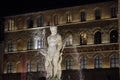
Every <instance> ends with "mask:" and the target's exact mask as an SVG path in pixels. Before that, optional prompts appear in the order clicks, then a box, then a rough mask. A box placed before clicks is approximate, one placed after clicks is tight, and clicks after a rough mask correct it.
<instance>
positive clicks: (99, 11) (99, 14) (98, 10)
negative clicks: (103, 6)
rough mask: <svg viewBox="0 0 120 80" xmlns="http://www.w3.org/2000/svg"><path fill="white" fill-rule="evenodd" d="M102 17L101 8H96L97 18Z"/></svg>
mask: <svg viewBox="0 0 120 80" xmlns="http://www.w3.org/2000/svg"><path fill="white" fill-rule="evenodd" d="M98 19H101V10H100V9H96V10H95V20H98Z"/></svg>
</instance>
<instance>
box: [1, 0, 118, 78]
mask: <svg viewBox="0 0 120 80" xmlns="http://www.w3.org/2000/svg"><path fill="white" fill-rule="evenodd" d="M119 5H120V1H107V2H101V3H95V4H94V3H93V4H85V5H80V6H74V7H66V8H58V9H52V10H45V11H39V12H33V13H25V14H18V15H12V16H6V17H4V19H5V21H4V31H5V34H4V35H5V36H4V41H3V42H2V43H1V46H0V51H1V53H2V54H0V58H1V61H0V63H1V65H2V64H3V65H2V67H0V68H1V69H0V75H1V77H0V78H1V79H2V80H43V78H44V77H45V75H46V74H45V70H44V57H43V56H42V55H41V54H38V49H40V48H47V42H46V38H47V36H48V35H49V34H50V31H49V27H50V26H57V27H58V33H59V34H60V35H61V36H62V40H63V45H65V46H63V61H62V80H119V45H120V44H119V27H120V26H119V24H120V21H119V19H120V9H119ZM43 31H45V32H44V33H45V34H42V33H43ZM43 35H45V36H44V37H43ZM1 79H0V80H1Z"/></svg>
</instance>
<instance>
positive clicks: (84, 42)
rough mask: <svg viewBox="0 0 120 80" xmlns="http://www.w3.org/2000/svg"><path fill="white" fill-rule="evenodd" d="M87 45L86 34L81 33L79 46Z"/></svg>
mask: <svg viewBox="0 0 120 80" xmlns="http://www.w3.org/2000/svg"><path fill="white" fill-rule="evenodd" d="M86 44H87V34H86V33H83V32H82V33H81V34H80V45H86Z"/></svg>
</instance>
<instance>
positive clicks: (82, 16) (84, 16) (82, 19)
mask: <svg viewBox="0 0 120 80" xmlns="http://www.w3.org/2000/svg"><path fill="white" fill-rule="evenodd" d="M80 17H81V22H83V21H86V13H85V12H84V11H82V12H81V13H80Z"/></svg>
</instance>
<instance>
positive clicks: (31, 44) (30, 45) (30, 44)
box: [27, 39, 33, 50]
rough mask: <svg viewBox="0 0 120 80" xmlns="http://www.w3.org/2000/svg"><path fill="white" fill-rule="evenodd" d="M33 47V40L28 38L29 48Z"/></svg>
mask: <svg viewBox="0 0 120 80" xmlns="http://www.w3.org/2000/svg"><path fill="white" fill-rule="evenodd" d="M32 49H33V40H31V39H30V40H28V42H27V50H32Z"/></svg>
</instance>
